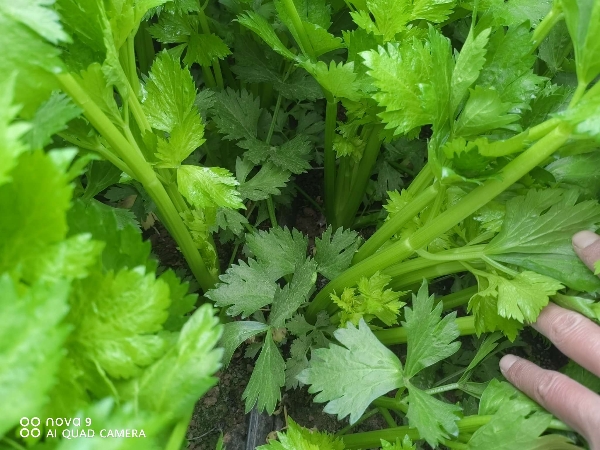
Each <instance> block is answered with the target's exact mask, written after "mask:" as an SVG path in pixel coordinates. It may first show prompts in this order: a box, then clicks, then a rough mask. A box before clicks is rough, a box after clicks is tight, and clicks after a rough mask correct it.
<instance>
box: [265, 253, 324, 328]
mask: <svg viewBox="0 0 600 450" xmlns="http://www.w3.org/2000/svg"><path fill="white" fill-rule="evenodd" d="M316 281H317V263H316V262H315V261H313V260H312V259H310V258H308V259H306V260H305V261H304V263H302V264H298V265H297V266H296V268H295V270H294V277H293V278H292V281H291V282H290V283H288V284H287V285H285V287H283V288H282V289H279V290H278V291H277V292H276V294H275V298H274V299H273V306H272V307H271V314H270V315H269V324H270V325H271V326H273V327H283V326H284V325H285V321H286V320H287V319H289V318H290V317H292V315H293V314H294V313H295V312H296V311H297V310H298V308H300V306H301V305H302V304H304V303H306V302H307V301H308V299H309V298H310V295H311V294H312V292H313V290H314V288H315V282H316Z"/></svg>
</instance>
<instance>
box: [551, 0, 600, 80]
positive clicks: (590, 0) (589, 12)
mask: <svg viewBox="0 0 600 450" xmlns="http://www.w3.org/2000/svg"><path fill="white" fill-rule="evenodd" d="M560 4H561V5H562V10H563V12H564V15H565V22H566V23H567V28H568V29H569V34H570V35H571V40H572V41H573V46H574V48H575V63H576V65H577V78H578V80H579V82H580V83H583V84H589V83H590V82H591V81H592V80H593V79H594V78H596V76H597V75H598V74H599V73H600V41H599V40H598V35H599V34H600V4H599V3H598V2H597V1H594V0H561V3H560Z"/></svg>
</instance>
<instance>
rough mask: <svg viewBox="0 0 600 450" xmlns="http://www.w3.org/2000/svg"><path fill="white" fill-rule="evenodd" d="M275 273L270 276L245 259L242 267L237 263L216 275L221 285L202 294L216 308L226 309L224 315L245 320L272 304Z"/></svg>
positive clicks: (260, 267) (260, 266) (251, 261)
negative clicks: (218, 276)
mask: <svg viewBox="0 0 600 450" xmlns="http://www.w3.org/2000/svg"><path fill="white" fill-rule="evenodd" d="M280 276H281V275H279V274H275V275H274V274H272V273H270V272H269V271H268V269H267V268H265V267H264V266H263V265H261V264H260V263H258V262H256V261H255V260H253V259H249V260H248V263H247V264H246V263H245V262H243V261H240V263H239V265H233V266H231V267H230V268H229V269H227V272H226V273H224V274H223V275H221V276H220V280H221V283H219V284H217V286H216V287H215V288H214V289H211V290H210V291H208V292H207V293H206V294H205V295H206V297H208V298H209V299H211V300H212V301H214V302H215V305H216V306H218V307H221V308H222V307H226V306H229V308H228V309H227V314H228V315H230V316H237V315H239V314H242V318H246V317H248V316H250V315H251V314H253V313H254V312H256V311H257V310H259V309H260V308H262V307H263V306H266V305H269V304H271V303H272V302H273V298H274V297H275V292H276V290H277V288H278V286H277V283H276V282H275V281H276V280H278V279H279V278H280Z"/></svg>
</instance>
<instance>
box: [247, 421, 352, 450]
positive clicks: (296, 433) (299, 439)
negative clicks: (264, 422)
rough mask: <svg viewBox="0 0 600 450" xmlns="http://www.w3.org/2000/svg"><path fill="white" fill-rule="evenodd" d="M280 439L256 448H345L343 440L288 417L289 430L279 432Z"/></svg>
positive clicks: (299, 449) (283, 449) (340, 449)
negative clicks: (299, 423) (311, 428)
mask: <svg viewBox="0 0 600 450" xmlns="http://www.w3.org/2000/svg"><path fill="white" fill-rule="evenodd" d="M277 439H278V440H269V443H268V444H266V445H261V446H260V447H256V450H343V449H344V448H345V447H344V443H343V441H342V440H341V439H340V438H338V437H335V436H334V435H330V434H328V433H326V432H321V431H313V430H309V429H308V428H304V427H302V426H300V425H298V424H297V423H296V422H294V421H293V420H292V418H291V417H289V416H288V417H287V431H286V432H285V433H283V432H281V431H278V432H277Z"/></svg>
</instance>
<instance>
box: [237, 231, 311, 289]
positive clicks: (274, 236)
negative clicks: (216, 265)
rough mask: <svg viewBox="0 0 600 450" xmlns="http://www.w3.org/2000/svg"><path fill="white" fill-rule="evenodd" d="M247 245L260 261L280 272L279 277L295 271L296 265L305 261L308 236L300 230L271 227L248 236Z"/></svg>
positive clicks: (273, 270) (274, 271)
mask: <svg viewBox="0 0 600 450" xmlns="http://www.w3.org/2000/svg"><path fill="white" fill-rule="evenodd" d="M246 245H248V248H249V249H250V251H251V252H252V254H253V255H254V256H256V259H257V260H258V261H259V262H260V263H262V264H263V265H265V266H269V267H270V268H271V271H272V272H273V273H277V274H278V277H277V278H281V277H282V276H284V275H288V274H290V273H294V271H295V270H296V267H298V266H299V265H301V264H303V263H304V261H305V259H306V248H307V247H308V238H307V237H306V236H304V235H303V234H302V233H300V232H299V231H298V230H294V229H292V230H288V229H287V228H271V229H270V230H269V231H263V230H259V231H257V232H256V233H254V234H252V235H249V236H247V238H246Z"/></svg>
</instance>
